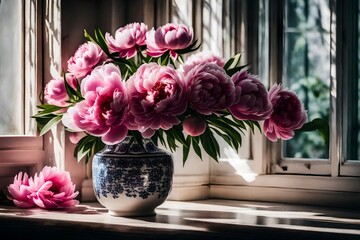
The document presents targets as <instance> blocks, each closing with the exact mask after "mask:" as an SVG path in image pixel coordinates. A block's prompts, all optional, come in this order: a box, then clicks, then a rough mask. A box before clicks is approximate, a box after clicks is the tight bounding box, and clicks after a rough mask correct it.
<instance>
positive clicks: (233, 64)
mask: <svg viewBox="0 0 360 240" xmlns="http://www.w3.org/2000/svg"><path fill="white" fill-rule="evenodd" d="M240 59H241V53H238V54H236V55H235V56H233V57H232V58H230V59H229V60H228V61H227V62H226V63H225V65H224V69H225V70H229V69H233V68H235V67H236V66H237V65H238V63H239V62H240Z"/></svg>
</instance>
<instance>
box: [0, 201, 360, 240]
mask: <svg viewBox="0 0 360 240" xmlns="http://www.w3.org/2000/svg"><path fill="white" fill-rule="evenodd" d="M156 213H157V214H156V215H155V216H151V217H133V218H126V217H113V216H110V215H109V214H108V213H107V210H106V209H105V208H103V207H102V206H100V205H99V204H98V203H83V204H80V205H78V206H76V207H74V208H72V209H68V210H42V209H38V208H33V209H19V208H15V207H7V206H2V207H1V206H0V224H1V225H2V226H3V225H4V224H5V225H6V228H4V229H9V231H11V230H10V229H11V228H12V227H13V228H16V227H19V226H22V225H24V226H26V224H35V227H39V228H41V229H43V228H46V227H49V226H50V227H51V226H53V227H54V226H55V227H54V228H55V231H56V229H57V228H59V229H62V230H61V231H64V229H68V227H69V225H70V226H74V227H76V229H78V230H79V231H80V233H79V234H81V231H88V230H90V229H91V230H94V231H95V232H99V233H100V232H106V233H112V234H119V235H121V234H130V235H131V234H134V236H151V235H153V234H165V235H164V236H165V237H166V236H169V237H171V236H172V234H174V231H175V233H176V236H178V234H179V236H188V235H191V236H192V235H193V234H196V235H197V236H199V235H200V236H202V235H203V236H204V237H209V236H210V237H214V236H222V237H224V238H225V239H231V238H233V237H234V239H235V238H236V239H239V236H250V235H254V234H255V235H257V234H259V233H260V232H261V234H262V235H263V234H269V236H271V237H269V238H266V239H272V238H273V237H274V238H275V237H276V236H284V234H285V235H286V236H289V237H292V239H295V238H296V239H305V238H304V237H307V238H308V237H311V236H318V237H320V239H322V237H324V239H343V238H342V237H346V239H359V238H360V216H359V215H358V214H357V213H356V212H354V211H351V210H340V209H330V208H321V207H309V206H299V205H286V204H279V203H260V202H244V201H231V200H216V199H209V200H201V201H188V202H180V201H166V202H165V203H164V204H162V205H161V206H159V207H158V208H157V209H156ZM11 224H13V225H11ZM19 224H20V225H19ZM15 225H16V226H15ZM32 227H34V226H33V225H32ZM70 230H71V231H72V230H73V229H70V228H69V231H70ZM258 230H260V232H258ZM51 231H54V229H52V230H51ZM59 231H60V230H59ZM257 232H258V233H257ZM19 234H21V233H19ZM63 234H66V231H65V232H63ZM313 234H316V235H313ZM325 237H326V238H325ZM308 239H309V238H308Z"/></svg>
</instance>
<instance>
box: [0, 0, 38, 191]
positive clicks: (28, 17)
mask: <svg viewBox="0 0 360 240" xmlns="http://www.w3.org/2000/svg"><path fill="white" fill-rule="evenodd" d="M38 6H39V3H38V2H37V1H35V0H31V1H11V0H2V1H0V25H1V27H0V35H1V36H2V37H1V39H0V50H1V53H2V57H1V60H0V62H1V64H0V83H1V85H2V87H1V90H0V91H1V94H0V95H1V100H0V102H1V104H2V107H1V109H2V114H1V118H0V125H1V129H0V135H1V136H0V179H1V181H0V182H1V186H0V187H1V188H3V187H4V185H5V184H7V183H8V182H9V180H10V179H12V178H13V176H14V175H15V174H16V173H18V172H19V171H20V170H21V171H28V172H33V171H35V170H36V169H37V166H38V164H39V163H41V162H42V161H43V160H44V151H43V142H42V138H39V137H36V136H35V133H36V126H35V121H33V120H31V118H30V116H31V115H33V114H34V113H35V110H36V104H37V100H38V89H41V76H40V75H39V69H40V70H41V68H39V62H40V59H39V56H41V54H39V52H40V51H41V49H42V48H41V45H38V44H39V43H40V42H39V39H40V40H41V38H39V36H38V34H39V32H38V14H39V12H40V11H38ZM39 46H40V48H39ZM3 184H4V185H3Z"/></svg>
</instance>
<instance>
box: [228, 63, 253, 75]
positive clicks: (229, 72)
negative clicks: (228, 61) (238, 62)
mask: <svg viewBox="0 0 360 240" xmlns="http://www.w3.org/2000/svg"><path fill="white" fill-rule="evenodd" d="M247 66H249V64H246V65H243V66H238V67H235V68H230V69H227V70H225V71H226V73H227V75H229V76H230V77H231V76H232V75H234V74H235V73H237V72H238V71H240V70H241V69H243V68H245V67H247Z"/></svg>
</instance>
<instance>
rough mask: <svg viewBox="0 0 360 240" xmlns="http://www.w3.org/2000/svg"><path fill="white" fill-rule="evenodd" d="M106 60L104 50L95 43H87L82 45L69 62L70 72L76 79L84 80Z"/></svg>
mask: <svg viewBox="0 0 360 240" xmlns="http://www.w3.org/2000/svg"><path fill="white" fill-rule="evenodd" d="M105 59H106V55H105V53H104V52H103V50H102V49H101V48H100V47H99V46H98V45H97V44H95V43H93V42H90V41H89V42H86V43H83V44H82V45H80V47H79V48H78V49H77V50H76V52H75V54H74V56H72V57H70V59H69V60H68V61H67V64H68V71H69V72H70V73H71V74H73V75H74V76H75V77H76V78H83V77H85V76H86V75H88V74H89V73H90V72H91V70H93V69H94V68H95V67H96V66H97V65H99V64H102V63H103V62H104V61H105Z"/></svg>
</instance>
